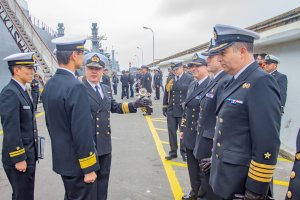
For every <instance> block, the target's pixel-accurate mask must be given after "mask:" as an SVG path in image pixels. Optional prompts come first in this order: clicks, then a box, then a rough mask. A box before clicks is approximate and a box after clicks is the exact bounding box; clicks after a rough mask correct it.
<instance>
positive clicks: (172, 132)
mask: <svg viewBox="0 0 300 200" xmlns="http://www.w3.org/2000/svg"><path fill="white" fill-rule="evenodd" d="M167 123H168V134H169V143H170V148H171V150H170V152H169V155H176V156H177V149H178V144H177V130H178V128H179V126H180V125H181V117H173V116H169V115H168V116H167ZM180 154H181V155H182V156H183V157H185V156H186V150H185V146H184V144H183V142H182V139H180Z"/></svg>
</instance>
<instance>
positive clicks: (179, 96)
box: [163, 73, 193, 117]
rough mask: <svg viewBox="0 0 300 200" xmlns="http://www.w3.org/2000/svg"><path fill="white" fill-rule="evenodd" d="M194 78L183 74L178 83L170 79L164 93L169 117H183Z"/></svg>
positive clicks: (164, 104)
mask: <svg viewBox="0 0 300 200" xmlns="http://www.w3.org/2000/svg"><path fill="white" fill-rule="evenodd" d="M192 81H193V78H192V77H191V76H190V75H187V74H186V73H183V74H182V76H181V78H180V79H179V80H178V81H175V78H174V77H172V78H171V77H170V79H169V81H168V82H167V84H166V89H165V92H164V98H163V106H164V107H166V108H167V115H169V116H172V117H182V116H183V105H182V104H183V103H184V101H185V99H186V95H187V91H188V88H189V85H190V84H191V82H192Z"/></svg>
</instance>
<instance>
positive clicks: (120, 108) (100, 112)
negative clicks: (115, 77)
mask: <svg viewBox="0 0 300 200" xmlns="http://www.w3.org/2000/svg"><path fill="white" fill-rule="evenodd" d="M83 83H84V86H85V87H86V89H87V93H88V97H89V102H90V106H91V109H90V112H91V113H92V118H93V120H92V129H93V136H94V141H95V143H96V146H97V154H98V156H101V155H105V154H109V153H111V150H112V146H111V127H110V112H112V113H119V114H126V113H135V112H136V111H137V110H136V109H135V108H134V107H133V104H132V103H117V102H116V100H115V99H114V98H113V97H112V93H111V89H110V88H109V87H108V86H107V85H103V84H101V88H102V91H103V95H104V97H103V99H101V98H99V96H98V95H97V94H96V92H95V90H94V89H93V88H92V86H91V85H90V84H89V83H88V82H87V81H84V82H83Z"/></svg>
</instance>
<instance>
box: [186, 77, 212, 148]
mask: <svg viewBox="0 0 300 200" xmlns="http://www.w3.org/2000/svg"><path fill="white" fill-rule="evenodd" d="M209 81H210V78H206V79H205V80H204V81H203V82H202V83H201V84H200V85H199V86H197V87H196V83H197V82H198V81H193V82H192V83H191V84H190V86H189V89H188V93H187V97H186V100H185V102H184V114H183V117H182V120H181V132H183V144H184V145H185V146H186V148H188V149H190V150H193V149H194V147H195V141H196V135H197V120H198V117H199V111H200V107H199V99H200V98H201V96H202V92H203V91H204V90H205V88H206V86H207V84H208V82H209Z"/></svg>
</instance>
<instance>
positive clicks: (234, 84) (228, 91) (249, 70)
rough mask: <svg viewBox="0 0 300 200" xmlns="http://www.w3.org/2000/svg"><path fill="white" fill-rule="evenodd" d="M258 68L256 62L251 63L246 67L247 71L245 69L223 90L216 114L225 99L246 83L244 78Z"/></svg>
mask: <svg viewBox="0 0 300 200" xmlns="http://www.w3.org/2000/svg"><path fill="white" fill-rule="evenodd" d="M257 68H258V65H257V63H256V62H254V63H252V64H251V65H250V66H249V67H247V69H245V71H243V72H242V73H241V74H240V75H239V77H238V78H237V79H236V80H234V81H233V82H232V84H230V85H229V86H228V87H226V88H225V89H224V90H223V93H222V94H221V95H220V98H219V99H218V102H217V110H216V111H217V113H218V112H219V109H220V108H221V106H222V105H223V103H224V102H225V99H226V98H227V97H228V96H229V95H231V94H232V93H233V92H235V91H236V90H237V89H238V88H240V86H242V85H243V84H244V83H245V82H246V81H245V80H246V78H247V77H248V76H249V75H250V74H251V73H252V72H253V71H254V70H256V69H257Z"/></svg>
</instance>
